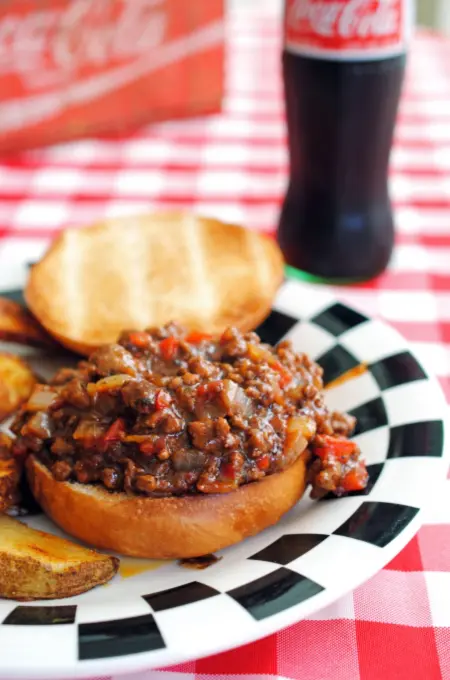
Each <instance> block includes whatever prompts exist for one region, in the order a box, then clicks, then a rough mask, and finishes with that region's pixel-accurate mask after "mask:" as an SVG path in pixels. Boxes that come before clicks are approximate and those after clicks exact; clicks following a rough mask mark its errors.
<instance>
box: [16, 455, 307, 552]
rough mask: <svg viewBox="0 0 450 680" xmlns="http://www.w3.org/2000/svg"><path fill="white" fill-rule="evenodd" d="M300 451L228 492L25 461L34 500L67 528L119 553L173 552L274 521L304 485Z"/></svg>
mask: <svg viewBox="0 0 450 680" xmlns="http://www.w3.org/2000/svg"><path fill="white" fill-rule="evenodd" d="M308 459H309V453H308V452H307V451H306V452H305V453H303V454H302V455H301V456H300V458H299V459H298V460H297V461H296V462H295V463H294V464H293V465H292V466H291V467H290V468H288V469H287V470H285V471H283V472H280V473H277V474H273V475H270V476H268V477H265V478H264V479H262V480H261V481H258V482H253V483H250V484H245V485H243V486H241V487H239V488H238V489H237V490H236V491H232V492H230V493H226V494H217V495H198V496H184V497H170V498H148V497H144V496H129V495H127V494H125V493H110V492H108V491H106V489H103V488H102V487H99V486H93V485H87V484H78V483H71V482H57V481H56V480H55V479H54V478H53V476H52V474H51V472H50V471H49V470H48V468H46V467H45V466H44V465H43V464H42V463H40V462H39V461H38V460H37V459H36V458H35V457H34V456H29V458H28V459H27V462H26V469H27V476H28V480H29V483H30V487H31V490H32V492H33V494H34V496H35V498H36V500H37V501H38V502H39V503H40V505H41V506H42V508H43V510H44V511H45V513H46V514H47V515H48V516H49V517H50V518H51V519H52V520H53V521H54V522H55V523H56V524H58V525H59V526H60V527H61V528H62V529H64V531H66V532H67V533H68V534H70V535H72V536H74V537H75V538H78V539H79V540H81V541H84V542H85V543H88V544H90V545H92V546H94V547H96V548H101V549H105V550H112V551H114V552H117V553H119V554H122V555H130V556H133V557H146V558H156V559H179V558H188V557H199V556H201V555H206V554H209V553H213V552H216V551H217V550H220V549H222V548H225V547H227V546H229V545H233V544H234V543H238V542H239V541H242V540H243V539H244V538H247V537H249V536H253V535H255V534H257V533H259V532H260V531H262V530H263V529H265V528H267V527H269V526H271V525H273V524H275V523H276V522H278V520H279V519H280V518H281V517H282V515H284V514H285V513H286V512H287V511H288V510H290V509H291V508H292V507H293V506H294V505H295V504H296V503H297V501H298V500H299V499H300V498H301V497H302V495H303V493H304V490H305V486H306V469H307V462H308Z"/></svg>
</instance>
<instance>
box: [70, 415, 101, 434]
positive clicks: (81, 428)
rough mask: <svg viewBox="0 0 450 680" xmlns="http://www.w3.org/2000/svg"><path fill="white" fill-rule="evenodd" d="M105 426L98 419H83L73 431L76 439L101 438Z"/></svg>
mask: <svg viewBox="0 0 450 680" xmlns="http://www.w3.org/2000/svg"><path fill="white" fill-rule="evenodd" d="M104 434H105V428H104V427H103V425H101V424H100V423H99V422H98V421H96V420H88V419H86V420H81V421H80V422H79V423H78V426H77V428H76V430H75V432H74V433H73V438H74V439H100V437H102V436H103V435H104Z"/></svg>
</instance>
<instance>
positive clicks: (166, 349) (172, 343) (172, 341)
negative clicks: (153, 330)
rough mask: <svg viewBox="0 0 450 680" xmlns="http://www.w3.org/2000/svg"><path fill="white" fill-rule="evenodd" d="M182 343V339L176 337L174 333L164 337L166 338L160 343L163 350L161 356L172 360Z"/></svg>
mask: <svg viewBox="0 0 450 680" xmlns="http://www.w3.org/2000/svg"><path fill="white" fill-rule="evenodd" d="M179 344H180V341H179V340H178V338H174V337H173V335H171V336H170V337H168V338H164V340H161V342H160V343H159V349H160V352H161V356H162V358H163V359H165V360H166V361H171V360H172V359H173V358H174V356H175V354H176V352H177V349H178V345H179Z"/></svg>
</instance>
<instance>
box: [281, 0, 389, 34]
mask: <svg viewBox="0 0 450 680" xmlns="http://www.w3.org/2000/svg"><path fill="white" fill-rule="evenodd" d="M398 13H399V3H398V2H397V1H396V0H341V2H339V1H337V2H326V0H295V1H294V2H293V3H292V4H291V5H290V6H289V7H288V12H287V16H286V22H287V25H288V26H292V27H293V28H295V27H296V26H297V25H298V24H299V23H300V22H305V21H306V22H308V24H309V27H310V30H312V31H313V32H314V33H315V34H317V35H319V36H323V37H333V36H336V37H340V38H347V39H348V38H367V37H382V36H388V35H392V34H393V33H395V32H396V30H397V27H398V25H399V21H400V17H399V15H398Z"/></svg>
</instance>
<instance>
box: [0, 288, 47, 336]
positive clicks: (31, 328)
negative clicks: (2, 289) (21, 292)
mask: <svg viewBox="0 0 450 680" xmlns="http://www.w3.org/2000/svg"><path fill="white" fill-rule="evenodd" d="M0 341H1V342H15V343H18V344H20V345H27V346H31V347H51V346H54V345H55V343H54V340H53V339H52V337H51V336H50V335H49V334H48V333H47V332H46V331H45V330H44V329H43V328H42V327H41V325H40V324H39V323H38V322H37V321H36V319H35V318H34V317H33V316H32V315H31V314H30V312H29V311H28V310H27V309H25V307H22V305H19V303H18V302H14V301H13V300H8V298H4V297H0Z"/></svg>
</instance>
